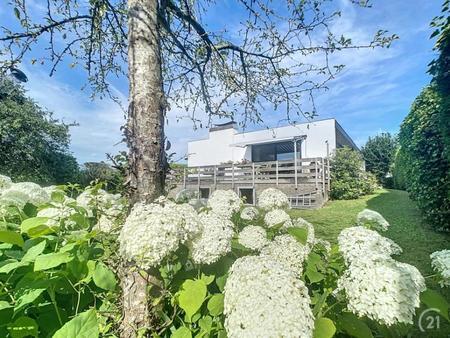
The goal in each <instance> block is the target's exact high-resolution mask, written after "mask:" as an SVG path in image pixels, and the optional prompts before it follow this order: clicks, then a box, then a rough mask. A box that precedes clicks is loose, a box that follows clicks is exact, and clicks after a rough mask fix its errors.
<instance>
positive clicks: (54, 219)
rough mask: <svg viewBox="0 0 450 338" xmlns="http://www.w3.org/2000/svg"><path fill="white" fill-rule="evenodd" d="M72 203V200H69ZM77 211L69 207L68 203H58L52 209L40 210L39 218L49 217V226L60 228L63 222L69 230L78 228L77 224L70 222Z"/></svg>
mask: <svg viewBox="0 0 450 338" xmlns="http://www.w3.org/2000/svg"><path fill="white" fill-rule="evenodd" d="M69 201H70V199H69ZM76 213H77V212H76V210H75V209H73V208H71V207H70V206H68V205H67V204H66V203H58V204H56V205H53V206H51V207H48V208H45V209H42V210H39V211H38V213H37V215H36V216H37V217H47V218H48V219H49V220H48V221H47V222H46V223H47V225H48V226H51V227H53V226H58V227H59V226H60V224H61V221H63V222H64V226H65V227H66V228H67V229H73V228H74V227H75V226H76V222H75V221H73V220H70V219H69V217H70V216H72V215H74V214H76Z"/></svg>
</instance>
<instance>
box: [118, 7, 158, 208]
mask: <svg viewBox="0 0 450 338" xmlns="http://www.w3.org/2000/svg"><path fill="white" fill-rule="evenodd" d="M128 6H129V19H128V25H129V31H128V43H129V47H128V74H129V76H128V77H129V82H130V93H129V100H130V104H129V109H128V122H127V130H126V133H127V142H128V147H129V151H130V158H129V161H130V162H129V166H130V177H129V179H130V182H129V183H130V188H131V198H132V202H137V201H147V202H150V201H152V200H153V199H154V198H155V197H157V196H159V195H160V194H161V193H162V192H163V190H164V174H165V156H164V110H165V100H164V91H163V82H162V70H161V47H160V33H159V25H158V19H157V18H158V0H128Z"/></svg>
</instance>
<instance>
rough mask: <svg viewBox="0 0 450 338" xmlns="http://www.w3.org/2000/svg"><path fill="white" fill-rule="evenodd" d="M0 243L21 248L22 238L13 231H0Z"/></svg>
mask: <svg viewBox="0 0 450 338" xmlns="http://www.w3.org/2000/svg"><path fill="white" fill-rule="evenodd" d="M0 242H3V243H9V244H14V245H18V246H20V247H23V238H22V236H21V235H20V234H18V233H17V232H14V231H7V230H3V231H0Z"/></svg>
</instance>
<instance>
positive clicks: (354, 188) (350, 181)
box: [330, 147, 378, 200]
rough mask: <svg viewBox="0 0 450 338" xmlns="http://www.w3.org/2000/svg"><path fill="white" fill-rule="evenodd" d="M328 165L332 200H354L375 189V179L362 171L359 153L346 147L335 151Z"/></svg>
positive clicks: (362, 163) (361, 160)
mask: <svg viewBox="0 0 450 338" xmlns="http://www.w3.org/2000/svg"><path fill="white" fill-rule="evenodd" d="M330 163H331V192H330V197H331V198H332V199H346V200H348V199H356V198H358V197H360V196H363V195H367V194H371V193H373V192H374V191H375V189H377V187H378V183H377V179H376V177H375V175H373V174H371V173H367V172H365V171H364V168H363V167H364V162H363V158H362V156H361V154H360V153H359V152H357V151H354V150H353V149H351V148H348V147H344V148H340V149H336V152H335V154H334V155H333V157H332V158H331V162H330Z"/></svg>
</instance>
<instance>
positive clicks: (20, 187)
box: [1, 182, 50, 206]
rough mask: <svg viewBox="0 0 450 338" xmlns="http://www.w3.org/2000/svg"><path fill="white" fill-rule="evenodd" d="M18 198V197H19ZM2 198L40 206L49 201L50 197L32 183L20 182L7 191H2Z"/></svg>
mask: <svg viewBox="0 0 450 338" xmlns="http://www.w3.org/2000/svg"><path fill="white" fill-rule="evenodd" d="M19 196H20V197H19ZM1 197H2V198H6V199H7V198H10V197H12V198H13V199H16V198H18V199H21V200H24V201H25V204H26V203H31V204H34V205H35V206H40V205H41V204H44V203H47V202H49V201H50V195H49V194H48V193H47V192H46V191H45V190H44V189H42V188H41V187H40V186H39V185H38V184H36V183H32V182H20V183H14V184H12V185H11V186H10V187H9V188H8V189H6V190H3V191H2V194H1Z"/></svg>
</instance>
